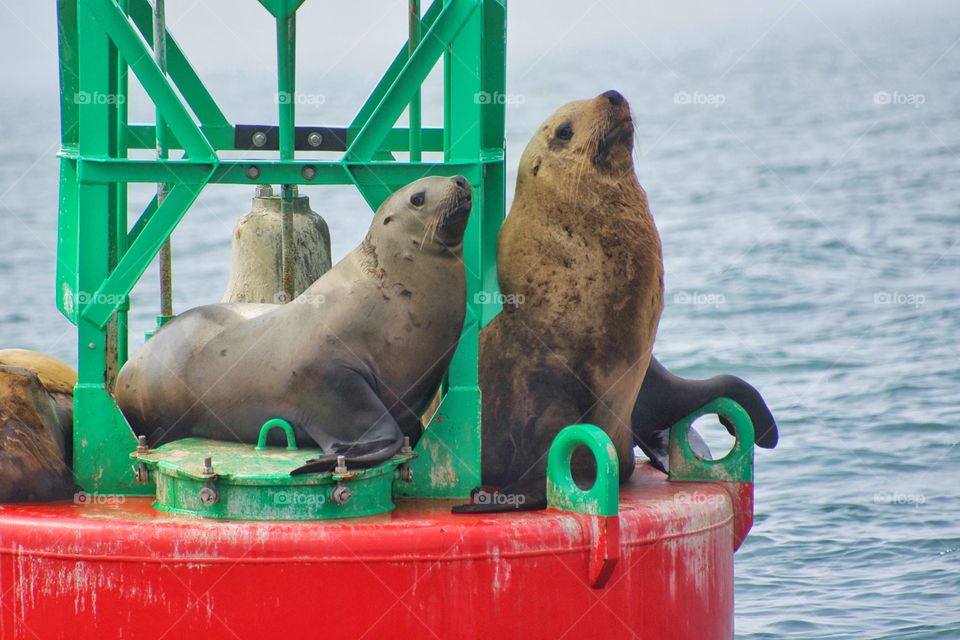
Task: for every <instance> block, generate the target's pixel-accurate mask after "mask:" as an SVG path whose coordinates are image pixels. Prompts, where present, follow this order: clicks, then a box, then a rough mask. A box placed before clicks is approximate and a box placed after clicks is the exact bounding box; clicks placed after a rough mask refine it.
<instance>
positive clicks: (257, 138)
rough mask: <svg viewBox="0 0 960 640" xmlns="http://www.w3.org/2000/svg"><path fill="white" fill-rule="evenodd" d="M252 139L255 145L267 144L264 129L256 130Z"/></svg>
mask: <svg viewBox="0 0 960 640" xmlns="http://www.w3.org/2000/svg"><path fill="white" fill-rule="evenodd" d="M250 139H251V141H252V142H253V146H255V147H262V146H263V145H265V144H267V134H265V133H264V132H263V131H257V132H255V133H254V134H253V136H251V138H250Z"/></svg>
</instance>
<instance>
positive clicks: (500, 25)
mask: <svg viewBox="0 0 960 640" xmlns="http://www.w3.org/2000/svg"><path fill="white" fill-rule="evenodd" d="M302 2H303V0H260V3H261V4H262V5H263V6H264V8H266V9H267V10H268V11H269V13H270V14H271V16H272V17H273V19H274V21H275V23H276V35H277V78H278V80H277V87H278V91H279V96H280V97H281V98H282V97H283V96H293V95H294V94H295V73H294V70H295V55H294V52H295V41H296V37H295V35H296V11H297V9H298V8H299V7H300V5H301V4H302ZM408 2H409V3H410V23H409V25H408V26H409V29H408V33H409V41H408V42H407V43H406V44H405V45H404V46H403V47H402V48H401V50H400V51H399V52H398V53H397V55H396V58H395V59H394V61H393V63H392V64H391V65H390V66H389V68H388V69H387V71H386V73H385V74H384V76H383V78H382V79H381V80H380V82H379V83H378V84H377V86H376V88H375V89H374V91H373V93H372V94H371V95H370V96H369V97H368V98H367V100H366V101H365V102H364V104H363V105H362V107H361V108H360V110H359V112H358V113H357V115H356V117H355V118H354V120H353V121H352V122H351V123H350V125H349V126H348V128H347V140H346V143H347V150H346V152H345V153H344V154H343V156H342V157H341V158H340V159H338V160H333V161H320V160H315V159H313V158H311V159H309V160H303V159H297V158H296V153H295V149H294V135H295V122H296V114H295V106H296V100H293V99H286V100H285V99H280V100H278V103H279V107H278V119H279V120H278V122H279V132H280V144H279V154H278V158H276V159H269V160H264V159H260V157H258V158H257V159H255V160H223V159H221V158H220V155H219V152H221V151H236V150H238V149H237V147H236V146H235V141H234V132H235V127H234V125H233V124H231V123H230V122H229V121H228V120H227V118H226V116H225V115H224V113H223V111H222V110H221V109H220V107H219V105H218V104H217V102H216V101H215V100H214V98H213V96H212V95H211V93H210V92H209V91H208V90H207V89H206V87H205V85H204V84H203V81H202V80H201V79H200V78H199V76H198V75H197V73H196V72H195V71H194V69H193V67H192V66H191V65H190V62H189V61H188V59H187V57H186V55H185V54H184V52H183V50H182V49H181V48H180V46H179V45H178V44H177V42H176V41H175V40H174V38H173V37H172V36H171V34H170V33H169V32H167V33H166V36H165V43H166V65H165V66H166V70H165V71H163V70H161V68H160V66H158V65H157V63H156V62H155V61H154V56H153V53H154V52H153V49H152V45H151V44H150V43H152V42H153V25H152V17H153V7H152V5H151V4H150V3H149V2H148V0H58V3H57V4H58V32H59V48H60V87H61V112H62V118H61V138H62V143H61V149H60V154H59V156H60V158H61V165H60V211H59V222H58V226H59V237H58V264H57V294H56V296H57V306H58V308H59V309H60V310H61V312H62V313H63V314H64V315H65V316H66V317H67V318H68V319H70V321H71V322H73V323H74V324H76V326H77V335H78V350H79V355H78V369H79V382H78V384H77V387H76V390H75V396H74V406H75V417H74V461H73V462H74V473H75V475H76V479H77V482H78V483H79V484H80V485H81V486H82V487H83V489H84V490H86V491H89V492H94V491H98V492H110V493H126V494H150V493H152V492H153V487H152V486H150V485H136V484H135V482H134V474H132V473H131V471H130V460H129V457H128V456H129V454H130V453H131V452H132V451H133V450H134V449H135V448H136V444H137V442H136V439H135V438H134V435H133V433H132V431H131V430H130V428H129V426H128V425H127V423H126V421H125V420H124V418H123V416H122V415H121V414H120V412H119V410H118V409H117V406H116V404H115V403H114V401H113V399H112V398H111V396H110V394H109V392H108V389H109V379H110V376H111V373H112V372H113V373H115V372H116V371H117V370H119V367H120V366H122V365H123V363H124V361H125V360H126V357H127V313H128V310H129V296H130V292H131V290H132V289H133V287H134V286H135V285H136V283H137V281H138V280H139V278H140V277H141V276H142V275H143V273H144V271H145V270H146V269H147V267H148V266H149V264H150V263H151V262H152V261H153V260H154V259H155V258H156V256H157V254H158V252H159V251H160V248H161V246H162V245H163V244H164V243H165V242H166V241H167V240H168V239H169V238H170V236H171V234H172V233H173V230H174V229H175V228H176V226H177V224H178V223H179V222H180V220H181V219H182V218H183V217H184V215H186V214H187V212H188V210H189V209H190V207H191V205H192V204H193V202H194V201H195V200H196V198H197V196H198V194H199V193H200V192H201V191H202V190H203V188H204V187H206V186H207V185H209V184H249V185H256V184H264V183H272V184H280V185H284V186H287V185H302V184H316V185H349V184H352V185H355V186H356V187H357V189H358V190H359V191H360V193H361V194H362V195H363V197H364V199H365V200H366V201H367V203H368V204H369V205H370V207H371V209H376V207H377V206H379V204H380V203H381V202H382V201H383V200H384V199H385V198H386V197H387V196H388V195H389V194H390V193H391V192H392V191H393V190H395V189H397V188H399V187H400V186H402V185H404V184H406V183H408V182H411V181H413V180H415V179H418V178H421V177H424V176H428V175H440V176H449V175H456V174H463V175H465V176H466V177H467V179H468V180H469V181H470V182H471V183H472V184H473V185H474V187H475V189H476V193H477V197H476V200H475V202H476V206H475V209H474V213H473V215H472V216H471V219H470V225H469V227H468V229H467V236H466V241H465V244H464V256H463V259H464V263H465V265H466V273H467V293H468V297H467V301H468V302H467V306H468V308H467V322H466V324H465V327H464V331H463V336H462V338H461V340H460V346H459V348H458V350H457V352H456V354H455V356H454V359H453V362H452V364H451V366H450V370H449V374H448V382H447V384H446V385H445V388H446V389H447V391H446V394H445V396H444V397H443V399H442V402H441V405H440V409H439V410H438V412H437V415H436V417H435V418H434V420H433V421H432V423H431V424H430V425H429V426H428V429H427V431H426V434H425V436H424V438H423V440H422V441H421V444H420V446H419V447H418V454H419V455H418V457H417V458H416V459H415V460H414V461H413V462H411V466H412V467H413V471H414V473H413V477H414V481H413V482H412V483H410V484H409V485H408V488H407V489H406V491H407V492H408V493H409V495H416V496H424V497H458V498H465V497H467V496H468V495H469V492H470V490H471V489H472V488H474V487H475V486H477V485H478V484H479V483H480V390H479V387H478V382H477V355H478V353H477V352H478V332H479V329H480V327H482V326H483V325H485V324H486V323H487V322H489V321H490V320H491V319H492V318H493V316H494V315H496V313H497V312H498V311H499V309H498V308H496V307H495V306H494V305H489V304H483V303H482V301H483V300H489V299H490V298H489V297H478V296H477V295H476V294H477V293H479V292H489V293H493V292H496V290H497V280H496V264H495V258H496V237H497V232H498V230H499V227H500V224H501V222H502V220H503V217H504V207H505V193H504V190H505V170H504V106H503V105H501V104H496V102H498V101H486V100H479V99H478V97H479V96H480V95H481V94H482V93H483V92H486V93H488V94H495V93H497V92H499V93H500V94H502V93H503V92H504V85H505V51H506V0H434V1H433V3H432V4H431V5H430V6H429V7H428V8H427V10H426V12H425V13H424V14H423V15H422V17H421V15H420V6H419V0H408ZM441 57H442V58H443V62H444V71H445V79H444V84H445V87H444V89H445V90H444V123H443V127H442V128H437V129H425V128H423V127H422V125H421V122H420V88H421V85H422V84H423V82H424V80H425V78H426V77H427V75H428V74H429V72H430V71H431V70H432V69H433V67H434V66H435V65H436V64H437V63H438V61H439V60H440V59H441ZM130 73H132V74H133V75H134V76H135V77H136V78H137V79H138V80H139V82H140V83H141V85H142V86H143V88H144V90H145V91H146V93H147V95H148V96H149V98H150V100H151V101H152V102H153V103H154V105H155V107H156V111H157V122H158V123H159V127H158V125H157V124H153V125H149V124H146V125H144V124H131V123H129V122H128V119H127V98H128V95H129V94H128V81H129V76H130ZM408 108H409V114H410V126H409V127H407V128H397V127H395V124H396V122H397V120H398V119H399V117H400V116H401V115H402V113H403V112H404V111H405V110H407V109H408ZM158 128H159V131H158ZM158 133H159V137H160V142H161V146H162V148H164V149H166V150H168V151H169V153H170V157H169V158H158V159H152V160H142V159H130V158H129V154H128V152H129V151H130V150H131V149H154V148H157V142H158V140H157V138H158ZM394 151H400V152H409V156H410V158H409V160H408V161H406V162H402V161H398V160H396V159H395V158H394V157H393V155H392V153H391V152H394ZM425 151H426V152H431V151H432V152H442V153H443V158H444V160H443V162H437V163H431V162H423V161H422V160H421V158H422V153H423V152H425ZM178 152H182V154H180V153H178ZM177 155H180V157H174V156H177ZM251 167H255V168H256V171H253V170H251ZM308 167H309V168H312V170H310V169H307V170H305V169H306V168H308ZM308 175H309V176H310V177H309V178H308V177H306V176H308ZM130 183H163V184H165V185H167V186H168V188H169V190H168V192H167V194H166V197H165V198H163V200H162V202H160V203H159V204H158V201H157V199H156V198H155V199H154V200H153V201H152V202H150V203H149V204H148V205H147V207H146V208H145V209H144V210H143V211H142V213H140V215H139V217H138V218H137V219H136V221H135V223H134V224H133V226H132V228H130V227H129V224H128V216H127V213H128V203H127V187H128V185H129V184H130ZM285 191H286V192H288V193H290V192H292V190H289V189H287V190H285ZM291 197H292V193H291ZM128 229H129V230H128Z"/></svg>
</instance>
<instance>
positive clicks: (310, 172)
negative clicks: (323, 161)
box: [300, 164, 317, 180]
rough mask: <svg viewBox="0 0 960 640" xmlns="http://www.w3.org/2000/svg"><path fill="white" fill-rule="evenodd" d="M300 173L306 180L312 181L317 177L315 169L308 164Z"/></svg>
mask: <svg viewBox="0 0 960 640" xmlns="http://www.w3.org/2000/svg"><path fill="white" fill-rule="evenodd" d="M300 173H301V174H302V175H303V177H304V178H306V179H307V180H313V179H314V178H316V177H317V168H316V167H315V166H313V165H312V164H308V165H307V166H305V167H304V168H303V169H301V170H300Z"/></svg>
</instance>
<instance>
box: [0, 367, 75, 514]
mask: <svg viewBox="0 0 960 640" xmlns="http://www.w3.org/2000/svg"><path fill="white" fill-rule="evenodd" d="M76 384H77V373H76V371H74V370H73V369H72V368H71V367H70V366H69V365H67V364H66V363H64V362H62V361H60V360H58V359H57V358H54V357H52V356H48V355H44V354H42V353H37V352H35V351H27V350H24V349H5V350H0V502H41V501H47V500H61V499H65V498H68V497H70V496H71V495H72V494H73V493H74V492H75V491H76V485H75V484H74V481H73V474H72V473H71V471H70V458H71V455H72V450H73V446H72V445H73V441H72V426H73V388H74V386H76Z"/></svg>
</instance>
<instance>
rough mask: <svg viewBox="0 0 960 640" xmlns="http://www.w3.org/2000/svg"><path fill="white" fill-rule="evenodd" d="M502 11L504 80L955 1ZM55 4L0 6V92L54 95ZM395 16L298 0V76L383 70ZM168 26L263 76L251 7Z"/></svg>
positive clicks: (940, 12)
mask: <svg viewBox="0 0 960 640" xmlns="http://www.w3.org/2000/svg"><path fill="white" fill-rule="evenodd" d="M427 2H428V0H424V4H427ZM508 4H509V23H510V56H511V63H512V65H514V66H512V67H511V69H512V70H513V71H514V72H516V70H517V69H521V70H522V68H523V66H524V65H530V64H534V63H535V62H536V60H537V59H538V58H539V57H540V56H543V55H552V54H555V53H560V54H564V53H566V54H569V53H570V52H572V51H577V50H581V49H585V48H587V49H589V48H592V49H604V50H609V51H611V52H615V51H616V50H618V48H634V49H636V48H642V49H649V50H650V51H651V52H653V53H655V54H661V53H662V54H664V55H666V53H668V52H669V51H671V50H674V49H677V48H681V49H682V48H689V47H697V46H699V45H701V44H702V43H703V42H705V41H710V40H711V39H714V38H717V37H720V36H724V35H725V36H726V39H725V40H724V41H725V42H726V43H727V45H726V46H729V47H732V48H736V47H741V48H743V50H744V51H746V50H747V49H748V48H749V47H750V46H751V44H752V43H754V42H755V41H756V40H757V39H758V38H761V37H762V36H763V35H764V33H765V32H767V31H768V30H770V29H771V28H772V27H776V28H777V29H778V37H781V34H783V33H785V32H786V33H791V34H794V35H795V36H796V37H800V38H803V37H833V35H832V34H833V33H839V34H843V33H845V32H847V31H849V30H850V29H851V28H854V27H856V28H860V29H863V28H864V26H865V25H866V26H868V27H869V26H870V25H873V24H876V25H877V26H878V27H884V26H885V27H887V28H889V27H895V28H902V29H910V28H911V25H912V24H915V23H918V22H921V21H924V20H929V19H931V16H937V17H938V18H940V17H946V18H947V19H949V20H957V17H958V16H960V2H957V1H956V0H910V1H904V0H861V1H859V2H857V1H854V0H731V1H729V2H716V0H661V1H657V2H653V1H648V2H643V1H639V0H549V1H541V0H510V2H509V3H508ZM55 5H56V3H55V2H54V0H42V1H41V0H0V79H2V81H3V86H4V87H11V86H18V87H23V88H30V89H33V88H43V89H47V88H50V89H53V88H55V83H56V71H55V64H56V48H57V39H56V22H55V11H56V7H55ZM405 6H406V2H404V1H403V0H349V1H341V0H308V1H307V2H306V3H305V4H304V6H303V8H302V9H301V10H300V13H299V16H300V17H299V55H300V64H301V66H303V64H304V61H305V60H309V61H310V63H309V64H310V65H311V67H312V68H313V69H317V70H320V71H321V72H327V71H332V70H339V71H342V70H344V69H350V68H361V67H362V66H363V65H370V64H371V63H372V62H377V63H382V61H385V60H389V59H390V57H391V56H392V54H393V52H394V51H395V49H396V47H397V45H398V44H399V43H400V42H402V40H403V38H404V26H403V25H404V20H405V15H404V12H405ZM167 16H168V21H169V23H170V25H171V31H172V32H173V33H174V35H175V36H176V37H177V38H178V39H179V40H180V41H181V42H182V43H183V44H184V46H185V48H187V49H188V51H189V52H190V55H191V59H192V60H193V61H194V63H195V64H196V65H197V66H198V67H199V68H200V70H201V72H209V73H214V72H217V71H222V70H234V71H242V72H244V73H252V74H259V73H265V74H266V73H270V72H271V71H272V65H273V64H274V48H273V47H274V40H273V29H272V25H271V24H270V23H269V16H268V14H267V13H266V11H265V10H264V9H262V8H261V7H260V5H259V3H257V2H254V0H248V1H247V2H241V1H240V0H167ZM784 26H787V27H794V28H787V29H785V28H784ZM958 26H960V24H958ZM958 36H960V29H958ZM381 67H382V64H378V68H381ZM2 93H6V92H2ZM7 95H10V94H9V93H8V94H7Z"/></svg>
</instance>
